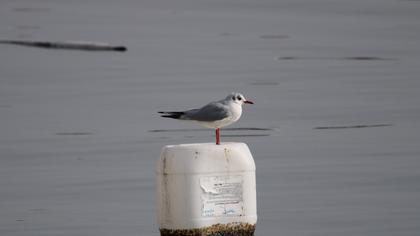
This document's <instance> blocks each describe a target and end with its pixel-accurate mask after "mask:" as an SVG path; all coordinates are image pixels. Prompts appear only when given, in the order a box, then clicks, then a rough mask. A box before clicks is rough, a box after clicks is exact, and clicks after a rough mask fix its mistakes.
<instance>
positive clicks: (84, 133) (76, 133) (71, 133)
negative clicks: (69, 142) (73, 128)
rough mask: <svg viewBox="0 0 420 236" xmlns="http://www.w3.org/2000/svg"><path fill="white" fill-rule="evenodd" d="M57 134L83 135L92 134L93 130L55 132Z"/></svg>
mask: <svg viewBox="0 0 420 236" xmlns="http://www.w3.org/2000/svg"><path fill="white" fill-rule="evenodd" d="M55 134H56V135H63V136H82V135H92V134H93V133H91V132H58V133H55Z"/></svg>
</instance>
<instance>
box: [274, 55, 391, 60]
mask: <svg viewBox="0 0 420 236" xmlns="http://www.w3.org/2000/svg"><path fill="white" fill-rule="evenodd" d="M277 60H348V61H395V60H396V59H395V58H384V57H375V56H352V57H297V56H283V57H277Z"/></svg>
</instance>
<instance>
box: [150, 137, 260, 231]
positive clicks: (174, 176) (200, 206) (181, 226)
mask: <svg viewBox="0 0 420 236" xmlns="http://www.w3.org/2000/svg"><path fill="white" fill-rule="evenodd" d="M156 172H157V204H158V206H157V207H158V223H159V227H160V230H161V234H162V235H183V234H184V233H183V232H185V235H187V234H188V233H191V231H193V230H203V231H205V232H208V231H209V230H210V231H212V232H213V231H214V230H217V229H215V228H214V227H216V228H217V227H218V228H220V230H222V231H223V230H228V231H229V230H245V231H247V232H248V231H249V233H247V232H245V233H244V232H243V231H240V232H241V235H253V233H254V229H255V224H256V222H257V204H256V186H255V163H254V159H253V158H252V155H251V152H250V151H249V148H248V146H247V145H246V144H245V143H222V144H221V145H215V144H214V143H197V144H180V145H169V146H165V147H164V148H163V149H162V153H161V156H160V159H159V161H158V163H157V170H156ZM212 227H213V228H212ZM242 228H243V229H242ZM251 231H252V232H251ZM235 232H236V231H235Z"/></svg>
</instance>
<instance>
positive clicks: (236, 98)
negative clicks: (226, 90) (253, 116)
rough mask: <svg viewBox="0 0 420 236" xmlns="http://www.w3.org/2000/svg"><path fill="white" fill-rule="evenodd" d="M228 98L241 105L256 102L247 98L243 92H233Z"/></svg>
mask: <svg viewBox="0 0 420 236" xmlns="http://www.w3.org/2000/svg"><path fill="white" fill-rule="evenodd" d="M226 100H227V101H230V102H233V103H235V104H239V105H243V104H244V103H246V104H254V103H253V102H251V101H249V100H246V98H245V97H244V95H242V94H241V93H231V94H229V95H228V96H227V97H226Z"/></svg>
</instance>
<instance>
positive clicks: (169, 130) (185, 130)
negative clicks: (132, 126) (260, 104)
mask: <svg viewBox="0 0 420 236" xmlns="http://www.w3.org/2000/svg"><path fill="white" fill-rule="evenodd" d="M222 130H223V131H271V130H272V129H269V128H256V127H242V128H224V129H222ZM196 131H206V132H208V131H209V129H152V130H149V132H151V133H163V132H196Z"/></svg>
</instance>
